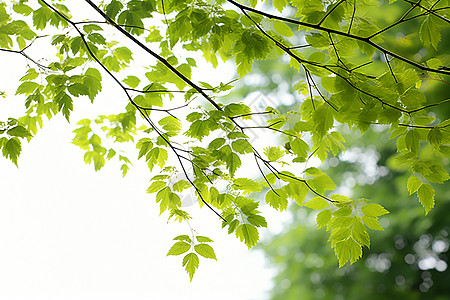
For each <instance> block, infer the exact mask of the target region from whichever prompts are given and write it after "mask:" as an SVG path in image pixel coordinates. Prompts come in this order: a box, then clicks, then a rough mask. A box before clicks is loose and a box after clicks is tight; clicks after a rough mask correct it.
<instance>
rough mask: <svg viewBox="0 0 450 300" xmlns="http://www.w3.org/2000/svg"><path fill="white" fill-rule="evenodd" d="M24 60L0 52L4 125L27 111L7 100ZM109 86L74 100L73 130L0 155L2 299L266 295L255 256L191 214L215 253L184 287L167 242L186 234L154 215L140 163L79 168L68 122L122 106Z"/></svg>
mask: <svg viewBox="0 0 450 300" xmlns="http://www.w3.org/2000/svg"><path fill="white" fill-rule="evenodd" d="M30 50H31V51H29V52H28V53H29V54H31V53H33V52H32V50H33V49H30ZM24 63H25V60H24V58H23V57H21V56H18V55H14V54H8V53H3V52H2V53H0V68H1V69H0V91H6V92H7V95H8V97H7V98H6V99H1V98H0V120H3V121H4V120H6V118H7V117H10V116H12V117H19V116H21V114H22V113H23V109H24V108H23V102H24V98H23V97H15V96H13V95H14V92H15V89H16V87H17V84H18V81H17V80H18V79H19V78H20V77H21V76H22V75H23V72H24V70H25V69H24ZM205 75H207V78H208V77H210V76H211V73H205ZM104 78H105V79H106V76H105V75H104ZM108 81H109V80H105V82H104V84H105V85H104V86H103V90H104V91H105V92H103V93H102V94H101V95H100V96H98V97H97V99H96V101H95V103H94V105H91V104H90V103H89V100H87V99H80V100H76V103H75V111H74V112H73V113H72V116H71V121H72V122H73V125H69V124H68V123H67V122H66V121H65V119H64V118H63V117H62V116H60V115H59V116H57V117H54V118H53V119H52V120H51V121H50V122H48V121H47V122H45V125H44V128H43V129H42V130H41V131H39V132H38V134H37V135H36V136H35V137H34V138H33V139H32V141H31V142H30V144H27V143H24V144H23V153H22V155H21V157H20V159H19V168H16V167H15V166H14V165H13V164H12V163H11V162H10V161H8V160H6V159H4V158H1V159H0V299H5V300H18V299H20V300H31V299H33V300H34V299H45V300H47V299H48V300H53V299H55V300H56V299H58V300H59V299H83V300H90V299H92V300H101V299H105V300H106V299H108V300H114V299H117V300H119V299H120V300H122V299H123V300H125V299H130V300H134V299H186V300H188V299H197V300H201V299H208V300H209V299H215V300H219V299H235V300H239V299H265V298H266V297H267V296H265V295H266V291H267V290H268V289H270V287H271V280H270V278H271V276H272V275H273V271H271V270H270V269H268V267H267V263H266V262H265V261H264V257H263V255H262V253H261V252H260V251H248V250H247V247H246V246H245V245H244V244H243V243H241V242H239V241H238V240H237V239H236V238H235V236H234V235H228V234H227V232H226V230H221V229H220V225H221V222H220V221H219V220H218V219H217V217H216V216H215V215H214V214H213V213H212V212H210V211H209V210H207V209H202V210H198V209H197V208H194V207H192V208H189V209H190V210H189V212H190V213H191V215H192V216H193V217H194V220H193V222H192V225H193V227H194V228H195V229H196V230H197V232H198V234H199V235H206V236H209V237H211V238H212V239H213V240H215V243H214V244H213V246H214V249H215V251H216V255H217V257H218V261H217V262H216V261H212V260H207V259H202V258H201V260H200V268H199V269H198V270H197V272H196V274H195V277H194V280H193V281H192V282H191V283H189V279H188V275H187V274H186V273H185V271H184V270H183V268H182V266H181V261H182V257H166V253H167V251H168V250H169V249H170V247H171V245H172V238H173V237H175V236H177V235H179V234H184V233H188V230H189V229H188V227H187V226H186V225H185V224H179V223H172V222H171V223H169V224H167V221H166V220H167V217H166V216H159V206H158V205H157V204H156V203H155V200H154V195H149V194H147V193H146V192H145V190H146V189H147V187H148V186H149V182H148V179H149V178H150V176H149V174H148V169H147V168H146V166H145V163H144V162H143V161H139V162H138V163H135V165H134V167H133V168H132V169H131V170H130V171H129V173H128V175H127V176H126V177H125V178H122V175H121V171H120V170H119V168H120V165H119V164H117V163H107V165H106V166H105V167H104V168H103V169H102V170H101V171H100V172H95V171H94V168H93V166H92V165H85V164H84V162H83V155H84V153H83V152H82V151H81V150H80V149H78V148H77V147H76V146H75V145H73V144H71V140H72V138H73V136H74V135H73V133H72V130H73V129H74V128H75V127H76V126H75V125H74V124H75V123H76V122H77V121H78V120H79V119H82V118H85V117H95V116H96V115H97V114H108V113H111V111H109V112H107V111H105V110H104V109H105V107H108V108H109V109H112V110H114V108H117V107H123V106H122V105H123V102H121V101H124V97H117V93H118V91H117V90H114V87H111V86H110V85H108ZM205 81H206V80H205ZM284 218H286V214H285V215H284ZM282 219H283V218H282ZM268 221H269V227H270V228H271V230H277V228H279V226H280V225H281V223H280V222H281V221H280V219H278V217H275V216H274V217H273V219H270V218H269V220H268ZM271 221H272V223H271ZM271 224H272V226H271ZM265 234H268V232H267V231H266V232H265Z"/></svg>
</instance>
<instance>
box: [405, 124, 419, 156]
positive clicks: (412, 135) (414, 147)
mask: <svg viewBox="0 0 450 300" xmlns="http://www.w3.org/2000/svg"><path fill="white" fill-rule="evenodd" d="M405 143H406V148H408V149H409V150H410V151H411V152H413V153H417V152H419V149H420V133H419V131H418V130H417V129H412V130H410V131H408V133H407V134H406V136H405Z"/></svg>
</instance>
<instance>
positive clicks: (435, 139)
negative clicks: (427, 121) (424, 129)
mask: <svg viewBox="0 0 450 300" xmlns="http://www.w3.org/2000/svg"><path fill="white" fill-rule="evenodd" d="M427 140H428V142H430V144H431V145H433V146H434V147H436V148H439V146H440V145H441V144H442V143H443V142H444V134H443V133H442V131H441V130H440V129H439V128H438V127H435V128H433V129H431V130H430V132H428V135H427Z"/></svg>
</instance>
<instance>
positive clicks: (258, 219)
mask: <svg viewBox="0 0 450 300" xmlns="http://www.w3.org/2000/svg"><path fill="white" fill-rule="evenodd" d="M247 222H249V223H250V224H252V225H254V226H256V227H267V221H266V219H265V218H264V217H263V216H260V215H250V216H248V217H247Z"/></svg>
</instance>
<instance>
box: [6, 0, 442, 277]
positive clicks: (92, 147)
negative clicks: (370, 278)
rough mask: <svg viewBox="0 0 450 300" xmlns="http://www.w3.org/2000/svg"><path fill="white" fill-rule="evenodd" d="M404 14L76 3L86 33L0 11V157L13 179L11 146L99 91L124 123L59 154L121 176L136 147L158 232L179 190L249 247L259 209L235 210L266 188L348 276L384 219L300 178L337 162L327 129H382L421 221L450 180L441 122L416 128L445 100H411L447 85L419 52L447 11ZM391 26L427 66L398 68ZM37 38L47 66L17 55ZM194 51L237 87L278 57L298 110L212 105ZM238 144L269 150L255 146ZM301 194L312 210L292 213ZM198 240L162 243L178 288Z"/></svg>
mask: <svg viewBox="0 0 450 300" xmlns="http://www.w3.org/2000/svg"><path fill="white" fill-rule="evenodd" d="M405 2H406V3H405ZM405 2H401V3H397V2H395V3H393V4H390V6H389V9H393V10H396V11H398V12H399V13H398V16H395V18H392V19H391V20H384V19H381V18H380V19H377V16H378V15H380V10H379V5H380V4H379V3H378V2H375V1H373V2H371V1H363V2H357V1H353V2H352V1H338V2H322V1H317V0H316V1H292V2H288V1H285V0H283V1H279V0H278V1H273V3H272V7H270V6H269V7H259V6H258V8H255V7H256V6H257V4H258V1H250V3H248V4H241V3H239V2H236V1H234V0H227V1H225V0H220V1H194V2H191V1H169V0H167V1H154V0H142V1H140V0H132V1H118V0H113V1H108V2H105V3H99V4H96V3H94V2H92V1H90V0H86V1H84V3H85V4H86V7H87V8H89V11H90V12H92V17H91V15H90V14H89V18H88V19H85V17H84V18H79V19H78V18H72V17H71V14H70V12H71V10H70V7H68V6H66V5H64V4H63V3H64V2H63V1H62V2H61V1H58V2H55V1H43V0H40V1H38V2H35V1H30V2H28V1H19V2H14V1H8V2H6V3H2V4H1V5H0V32H1V34H0V47H1V48H0V50H2V52H6V55H11V54H18V55H22V56H24V57H25V58H26V59H27V60H28V61H29V62H30V65H29V68H28V69H27V70H26V73H25V75H24V76H23V77H22V78H21V79H20V81H21V82H22V83H21V84H20V85H19V86H18V88H17V92H16V93H17V94H19V95H24V97H26V99H25V107H26V109H27V110H26V112H25V114H24V115H23V116H21V117H15V118H9V119H8V120H7V121H5V122H2V123H0V126H1V128H2V129H1V132H0V133H1V134H2V135H3V137H2V138H1V139H0V146H1V148H2V153H3V155H4V156H5V157H6V158H9V159H11V161H12V162H13V163H15V164H17V159H18V156H19V154H20V151H21V139H25V138H26V139H30V138H31V137H32V135H33V134H36V132H37V130H38V129H39V127H41V126H42V122H43V117H44V116H46V117H47V118H48V119H51V117H52V116H54V115H55V114H58V113H61V114H62V115H63V116H64V117H65V118H66V119H67V120H68V121H69V120H70V113H71V111H72V110H73V102H74V99H75V98H77V97H88V98H89V99H90V100H91V101H94V100H95V98H96V96H97V94H98V92H99V91H100V90H101V89H102V80H103V78H104V77H109V78H110V79H112V81H113V82H114V84H115V85H117V86H118V87H119V88H120V89H121V91H122V92H123V97H124V98H125V99H126V104H125V105H124V111H123V112H122V113H119V114H114V115H108V116H106V115H102V114H100V115H99V117H98V118H96V119H94V120H90V119H83V120H81V121H79V122H78V124H79V126H80V127H79V128H78V129H76V130H75V138H74V141H73V142H74V144H75V145H77V146H79V147H80V148H81V149H83V150H85V151H86V153H85V156H84V160H85V162H86V163H93V164H94V167H95V169H96V170H99V169H100V168H102V167H103V166H104V164H105V162H106V160H110V159H113V158H115V159H118V160H119V161H121V162H123V164H122V167H121V169H122V172H123V174H124V175H125V174H126V173H127V170H128V168H129V166H130V164H131V161H130V159H129V158H128V157H127V156H126V154H124V153H122V152H120V146H119V145H120V144H121V143H135V138H136V139H138V142H136V147H137V148H138V150H139V154H138V159H142V160H145V162H146V163H147V165H148V168H149V170H150V171H154V169H155V168H159V169H160V172H159V173H158V175H156V176H153V177H151V181H152V183H151V185H150V187H149V188H148V192H149V193H150V194H153V193H155V194H156V201H157V202H158V203H159V204H160V211H161V214H162V213H164V212H168V218H169V219H174V220H176V221H180V222H182V221H186V222H187V223H188V224H189V219H190V216H189V213H188V211H186V210H183V209H182V208H181V199H180V195H181V193H183V191H184V190H186V189H193V190H194V191H195V194H196V197H198V199H199V203H200V205H202V206H203V205H204V206H207V208H208V209H210V210H211V211H212V212H214V213H215V214H217V216H218V217H219V218H220V219H222V227H226V228H227V229H228V232H229V233H230V234H231V233H234V234H235V235H236V237H237V238H239V239H240V240H241V241H243V242H244V243H245V244H246V245H247V246H248V247H249V248H250V247H252V246H254V245H255V244H256V243H257V242H258V239H259V232H258V228H261V227H266V226H267V222H266V220H265V218H264V216H262V215H261V213H260V211H258V206H259V202H260V201H258V200H256V199H253V198H251V197H250V196H249V195H250V194H251V193H254V192H261V191H262V190H263V189H264V190H265V191H266V192H265V202H266V203H267V204H269V205H270V206H271V207H273V208H274V209H276V210H285V209H286V208H287V206H288V203H289V199H291V200H293V201H295V202H297V203H298V204H299V205H304V206H306V207H309V208H312V209H317V210H320V212H319V214H318V215H317V223H318V225H319V227H323V226H327V228H328V229H329V230H330V231H331V236H330V239H329V240H330V241H331V247H332V248H334V251H335V254H336V255H337V257H338V260H339V265H340V266H343V265H344V264H346V263H347V262H348V261H350V262H351V263H354V262H355V261H356V260H358V259H359V258H360V257H361V255H362V247H363V246H367V247H368V246H369V245H370V239H369V235H368V230H367V229H375V230H381V229H382V227H381V225H380V223H379V220H378V217H380V216H382V215H384V214H386V213H387V211H386V210H385V209H384V208H383V207H382V206H381V205H379V204H376V203H369V201H368V200H366V199H365V198H357V197H354V198H353V199H350V198H349V197H347V196H345V195H341V194H333V192H332V191H333V190H334V189H335V187H336V184H335V183H334V182H333V181H332V180H331V178H330V177H329V176H328V175H327V174H326V173H324V172H323V171H321V170H320V169H318V168H315V167H310V168H305V167H304V163H306V162H307V161H308V159H309V158H310V157H312V156H316V157H318V158H319V159H320V160H322V161H324V160H325V159H326V158H327V157H328V156H329V155H337V154H338V153H339V152H340V151H342V150H344V149H345V146H344V143H343V142H344V139H343V137H342V134H341V133H340V131H341V130H342V129H341V128H344V127H342V126H341V125H339V124H342V125H346V126H347V127H348V128H355V129H358V130H359V131H360V132H365V131H367V130H368V129H369V128H370V127H371V126H372V125H373V124H383V125H386V126H388V127H389V130H390V131H391V132H392V135H391V138H397V151H398V152H399V155H398V156H397V157H396V162H397V164H401V165H403V166H405V167H407V168H409V169H410V172H411V171H412V174H413V175H412V176H411V177H410V178H409V179H408V188H409V190H410V193H417V195H418V196H419V200H420V202H421V204H422V205H423V207H424V208H425V212H426V213H428V212H429V211H430V210H431V208H432V207H433V206H434V197H435V191H434V188H433V186H432V185H431V183H443V182H444V181H445V180H447V179H448V178H449V175H448V173H447V172H446V171H445V169H444V164H446V163H448V159H447V157H448V149H449V146H448V140H449V132H448V126H450V123H449V122H450V121H448V120H447V121H442V120H441V119H437V118H434V117H432V116H429V115H428V112H429V110H430V108H432V107H436V106H439V107H442V106H443V105H445V104H446V103H447V100H446V99H441V98H439V97H440V96H437V95H431V96H429V98H428V99H427V97H426V95H425V94H424V91H425V90H426V88H427V86H428V85H429V82H430V81H433V82H434V81H436V82H440V83H442V84H446V81H445V76H448V75H449V74H450V70H449V69H448V67H447V60H448V55H446V54H442V55H441V53H439V52H437V51H434V50H432V49H433V48H434V49H435V50H437V49H438V47H439V42H440V40H441V36H442V33H441V31H445V30H446V29H447V28H448V23H449V21H448V15H447V14H448V7H447V4H446V3H444V2H445V1H437V2H433V1H431V2H424V3H422V2H421V1H419V2H411V3H410V2H408V1H405ZM72 3H73V2H71V3H70V4H69V2H67V3H66V4H67V5H72ZM274 9H276V10H278V12H276V11H274ZM282 12H283V13H285V15H286V16H288V17H284V16H281V14H280V13H282ZM289 15H293V16H291V17H289ZM393 15H395V14H393ZM31 20H32V22H31ZM416 21H418V22H416ZM28 24H32V26H31V27H30V25H28ZM413 25H414V26H413ZM403 26H404V27H403ZM49 27H52V29H50V28H49ZM401 27H403V28H402V30H403V31H402V32H404V33H405V34H406V36H405V37H402V42H404V43H406V44H408V43H413V44H414V43H419V42H420V43H421V44H422V45H423V46H424V47H425V48H424V49H428V50H429V51H428V50H427V51H426V52H425V54H424V55H422V54H421V53H420V52H419V53H418V54H417V55H414V56H411V55H410V54H409V53H407V52H404V51H403V50H402V49H399V48H397V47H394V46H392V45H391V44H390V42H391V39H390V34H389V33H390V32H391V31H392V30H393V29H394V28H401ZM42 31H45V32H42ZM444 34H445V32H444ZM50 38H51V40H50ZM36 39H39V40H41V39H48V40H49V41H50V42H48V44H49V46H50V48H51V49H53V50H50V51H49V53H50V56H49V57H46V59H47V61H46V63H45V64H44V63H43V62H42V60H41V59H38V58H35V57H33V55H32V54H30V53H32V49H33V43H34V41H35V40H36ZM52 51H53V53H52ZM424 51H425V50H424ZM197 52H199V53H201V54H202V55H203V58H204V59H205V61H207V62H209V63H211V64H212V65H213V66H215V67H217V66H218V59H219V58H220V59H222V60H223V61H228V60H234V62H235V63H236V67H237V68H236V71H237V75H238V76H239V77H240V78H242V77H244V76H245V75H246V74H247V73H249V72H250V71H251V69H252V65H253V62H254V61H255V60H270V59H273V58H276V57H283V58H284V59H285V64H289V65H290V68H292V69H293V70H295V72H296V73H298V74H300V76H301V79H300V80H299V81H298V82H296V83H295V84H294V85H292V87H291V88H290V89H289V90H290V91H292V89H293V90H294V91H295V92H298V93H299V95H303V96H302V97H299V98H296V100H297V101H298V102H297V105H296V107H294V108H293V109H292V110H277V109H276V108H275V107H266V108H265V109H263V110H260V111H252V110H251V109H250V107H249V106H248V105H246V104H245V103H243V102H242V101H241V99H238V101H233V102H232V103H230V102H228V101H223V100H221V99H222V98H221V96H222V95H223V94H224V93H226V92H227V91H228V90H230V89H231V88H232V85H231V82H229V81H228V79H227V80H224V81H223V82H222V83H220V84H218V85H216V86H213V85H212V84H209V83H208V82H205V81H204V80H203V81H202V80H196V81H194V80H193V72H194V70H195V68H196V66H197V60H196V59H194V57H192V56H195V55H191V54H195V53H197ZM137 53H139V58H137V57H138V55H137ZM144 56H145V57H149V58H151V59H152V62H151V63H150V66H149V62H148V60H147V59H144V58H143V57H144ZM130 66H133V68H129V67H130ZM136 68H139V69H136ZM291 74H292V73H291ZM292 75H294V74H292ZM293 78H294V77H293ZM422 86H423V87H422ZM233 100H234V99H233ZM188 108H189V109H192V110H193V111H192V112H191V110H188ZM187 110H188V111H189V112H190V113H186V111H187ZM255 116H265V119H264V121H265V124H259V125H254V124H253V123H250V121H251V120H252V119H254V118H255ZM250 130H257V131H265V132H266V134H267V132H269V133H273V134H277V135H279V136H280V140H279V141H278V142H274V145H271V146H266V145H265V146H266V147H264V146H262V147H258V146H256V145H254V144H253V143H251V137H250V136H249V132H250ZM119 153H120V154H119ZM248 158H251V159H253V161H252V162H251V163H250V162H248V160H247V159H248ZM243 162H245V164H246V166H247V165H249V164H252V167H253V168H255V169H257V170H258V171H259V176H260V179H259V180H258V179H256V178H254V179H252V178H249V177H248V176H249V175H248V174H244V175H241V173H239V172H238V170H239V168H240V167H241V166H242V165H243ZM301 168H303V169H304V171H303V172H299V171H298V170H299V169H301ZM180 173H181V175H182V176H181V177H179V176H178V174H180ZM240 176H243V177H240ZM174 178H176V180H174ZM218 180H221V184H219V183H218ZM327 191H328V192H327ZM330 191H331V192H330ZM308 193H309V194H310V195H312V196H314V197H312V199H310V198H308V199H310V200H309V201H307V202H305V203H304V200H305V198H306V197H307V195H308ZM361 196H364V195H361ZM376 200H377V202H378V199H376ZM196 232H197V231H194V230H190V232H188V234H182V235H179V236H177V237H175V238H174V240H175V243H174V245H173V246H172V247H171V249H170V250H169V253H168V255H181V254H183V255H184V258H183V266H184V267H185V269H186V271H187V272H188V274H189V276H190V278H191V279H192V277H193V275H194V273H195V270H196V269H197V268H198V265H199V255H200V256H203V257H205V258H210V259H216V255H215V253H214V250H213V248H212V247H211V246H210V243H211V242H212V240H211V239H210V238H208V237H205V236H201V235H198V234H197V233H196ZM186 253H187V254H186Z"/></svg>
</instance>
